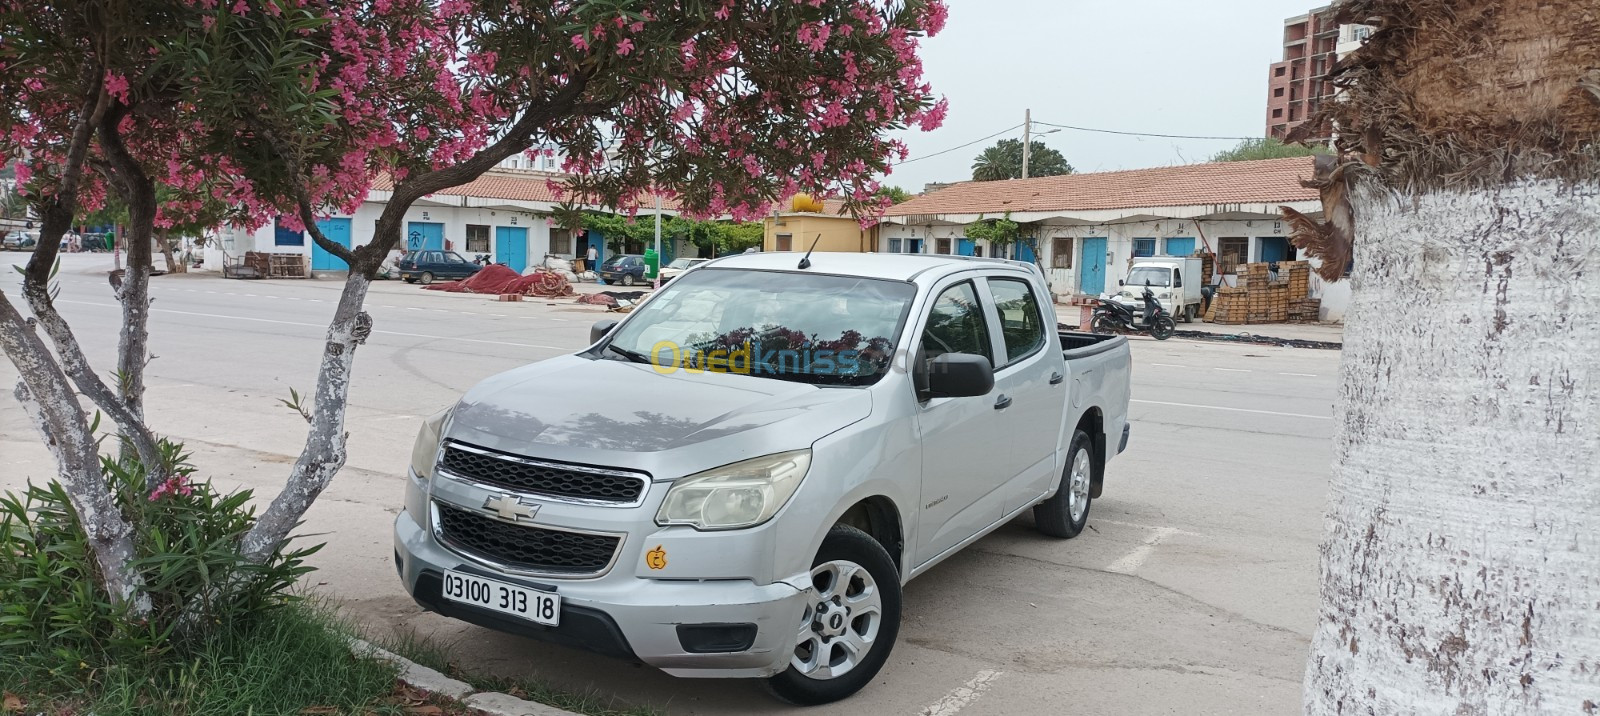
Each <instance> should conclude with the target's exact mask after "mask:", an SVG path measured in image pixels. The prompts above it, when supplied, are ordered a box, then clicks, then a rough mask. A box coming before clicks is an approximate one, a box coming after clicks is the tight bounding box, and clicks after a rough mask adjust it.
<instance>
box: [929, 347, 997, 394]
mask: <svg viewBox="0 0 1600 716" xmlns="http://www.w3.org/2000/svg"><path fill="white" fill-rule="evenodd" d="M927 370H928V377H927V393H926V396H927V397H929V398H970V397H974V396H979V395H988V394H989V391H991V390H994V366H992V365H990V364H989V359H988V358H985V357H983V356H980V355H976V354H973V353H945V354H943V355H941V356H939V357H937V358H934V359H933V360H932V361H930V362H929V363H928V368H927Z"/></svg>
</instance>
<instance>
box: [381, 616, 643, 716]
mask: <svg viewBox="0 0 1600 716" xmlns="http://www.w3.org/2000/svg"><path fill="white" fill-rule="evenodd" d="M375 643H377V644H378V645H379V646H381V647H383V648H385V649H388V650H389V651H392V652H394V653H396V654H399V655H400V656H403V657H405V658H407V659H410V660H412V661H414V662H416V663H418V664H421V665H423V666H426V667H428V668H430V669H433V670H435V671H438V672H440V673H443V674H445V675H447V676H450V677H451V678H455V679H460V680H462V681H465V682H467V683H469V684H472V687H473V688H474V689H477V690H478V691H498V692H500V693H502V694H510V695H512V696H515V697H517V698H519V699H526V700H528V701H537V702H539V703H541V704H548V705H550V706H554V707H556V708H561V709H566V710H568V711H573V712H576V713H580V714H585V716H665V714H666V712H665V711H662V710H660V709H656V708H652V707H649V706H618V705H617V702H616V699H615V698H612V697H610V696H607V695H605V694H602V693H600V692H599V691H597V690H590V691H586V692H581V693H574V692H570V691H562V690H559V689H556V688H553V687H551V686H550V685H548V684H545V683H543V682H540V681H538V680H536V679H508V678H504V677H498V676H488V677H485V676H480V675H475V674H470V673H467V672H465V671H463V670H462V669H461V667H460V666H459V665H458V664H456V663H455V662H454V661H451V660H450V653H449V650H448V649H446V648H445V647H443V646H440V645H439V644H438V643H437V642H432V641H428V640H426V639H422V638H420V637H418V636H417V635H415V634H401V635H399V636H395V637H393V638H390V639H387V640H383V641H381V642H375Z"/></svg>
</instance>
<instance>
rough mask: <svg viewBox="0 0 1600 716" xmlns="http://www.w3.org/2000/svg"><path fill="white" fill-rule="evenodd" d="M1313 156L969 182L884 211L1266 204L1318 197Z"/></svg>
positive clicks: (920, 212) (897, 213)
mask: <svg viewBox="0 0 1600 716" xmlns="http://www.w3.org/2000/svg"><path fill="white" fill-rule="evenodd" d="M1310 178H1311V158H1310V157H1293V158H1290V159H1262V160H1259V161H1249V162H1217V163H1214V164H1188V165H1184V166H1176V167H1158V168H1155V169H1131V170H1127V171H1118V172H1099V173H1095V174H1068V175H1066V176H1056V177H1040V178H1037V179H1013V180H1009V181H968V182H961V183H959V184H951V185H949V186H947V187H944V188H941V189H936V190H934V191H931V192H928V193H926V194H921V195H918V196H914V197H912V198H911V199H909V200H907V201H905V202H904V203H901V204H896V205H894V206H892V207H889V209H888V211H886V212H884V215H885V216H916V215H925V214H1002V213H1004V212H1007V211H1012V212H1028V211H1089V210H1094V209H1137V208H1143V207H1158V206H1210V205H1215V204H1257V203H1260V204H1266V203H1272V202H1279V201H1307V200H1311V199H1315V198H1317V192H1316V190H1315V189H1307V188H1305V187H1302V186H1300V180H1301V179H1310Z"/></svg>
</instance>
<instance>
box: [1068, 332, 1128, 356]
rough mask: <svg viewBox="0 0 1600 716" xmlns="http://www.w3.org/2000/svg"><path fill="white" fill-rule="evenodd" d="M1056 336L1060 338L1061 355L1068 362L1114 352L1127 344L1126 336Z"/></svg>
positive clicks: (1090, 334) (1072, 333) (1089, 334)
mask: <svg viewBox="0 0 1600 716" xmlns="http://www.w3.org/2000/svg"><path fill="white" fill-rule="evenodd" d="M1057 334H1058V335H1059V336H1060V342H1061V355H1062V356H1064V357H1065V358H1066V359H1067V360H1069V361H1070V360H1073V359H1075V358H1087V357H1089V356H1093V355H1099V354H1101V353H1105V352H1107V351H1112V350H1116V349H1117V348H1118V347H1119V346H1121V345H1123V344H1125V343H1127V342H1128V338H1127V336H1119V335H1113V334H1105V333H1083V332H1080V331H1058V332H1057Z"/></svg>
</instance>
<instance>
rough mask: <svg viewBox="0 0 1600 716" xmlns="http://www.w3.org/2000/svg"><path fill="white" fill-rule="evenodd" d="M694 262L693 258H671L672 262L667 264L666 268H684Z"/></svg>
mask: <svg viewBox="0 0 1600 716" xmlns="http://www.w3.org/2000/svg"><path fill="white" fill-rule="evenodd" d="M695 263H696V262H695V260H694V259H673V260H672V263H670V264H667V268H673V269H686V268H689V267H690V266H693V265H695Z"/></svg>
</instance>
